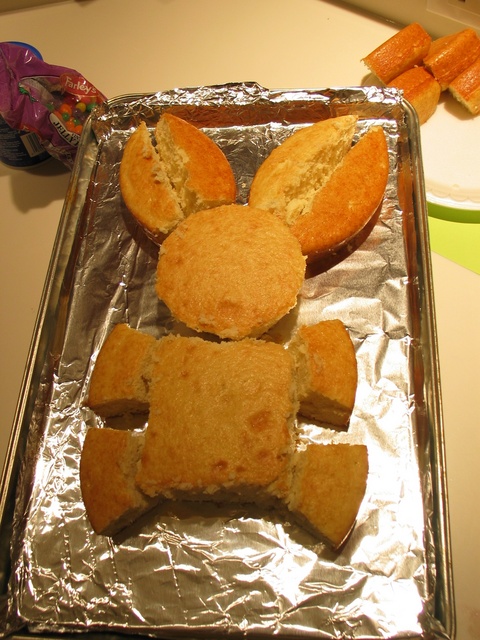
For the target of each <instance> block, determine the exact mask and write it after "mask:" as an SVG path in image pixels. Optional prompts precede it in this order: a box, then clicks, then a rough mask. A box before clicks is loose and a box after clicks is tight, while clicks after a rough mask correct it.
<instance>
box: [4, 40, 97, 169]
mask: <svg viewBox="0 0 480 640" xmlns="http://www.w3.org/2000/svg"><path fill="white" fill-rule="evenodd" d="M105 99H106V98H105V96H104V95H103V94H102V93H101V92H100V91H99V90H98V89H97V88H96V87H94V86H93V85H92V84H91V83H90V82H88V80H86V79H85V78H84V77H83V76H82V75H81V74H79V73H78V72H77V71H75V70H73V69H69V68H67V67H61V66H58V65H51V64H48V63H46V62H45V61H43V60H42V59H40V58H39V57H38V56H37V55H35V53H34V52H33V51H32V50H31V49H29V48H28V47H26V46H21V45H18V44H12V43H5V42H4V43H0V115H1V116H2V118H3V119H4V120H5V122H6V123H7V124H8V125H9V126H10V127H12V128H13V129H17V130H19V131H29V132H33V133H36V134H37V136H38V138H39V140H40V142H41V144H42V145H43V147H44V148H45V149H46V151H48V153H49V154H50V155H51V156H53V157H54V158H57V159H58V160H60V161H61V162H63V163H64V164H65V165H66V166H67V167H69V168H71V167H72V166H73V163H74V160H75V156H76V151H77V148H78V143H79V141H80V136H81V134H82V131H83V127H84V124H85V121H86V119H87V118H88V116H89V115H90V113H91V111H92V109H94V108H95V107H96V106H97V105H98V104H101V103H102V102H103V101H104V100H105Z"/></svg>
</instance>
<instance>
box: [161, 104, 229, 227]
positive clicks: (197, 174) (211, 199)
mask: <svg viewBox="0 0 480 640" xmlns="http://www.w3.org/2000/svg"><path fill="white" fill-rule="evenodd" d="M163 123H164V124H165V125H166V128H167V129H168V130H169V132H170V135H171V140H172V142H173V145H174V146H175V147H177V148H178V149H181V150H182V152H183V153H184V154H186V162H185V170H186V180H185V189H186V190H187V191H189V192H190V193H191V194H195V198H196V201H193V199H190V200H191V202H192V204H191V208H190V207H189V210H188V212H187V213H188V214H190V213H193V212H194V211H199V210H200V209H207V208H210V207H215V206H219V205H221V204H227V203H233V202H235V197H236V191H237V186H236V182H235V176H234V174H233V170H232V168H231V166H230V164H229V162H228V160H227V158H226V157H225V155H224V153H223V151H222V150H221V149H220V147H218V145H217V144H215V143H214V142H213V140H211V139H210V138H209V137H208V136H207V135H206V134H204V133H203V131H201V130H200V129H198V127H196V126H195V125H193V124H192V123H190V122H187V121H186V120H183V119H182V118H178V117H177V116H174V115H172V114H171V113H168V112H166V113H164V114H163V116H162V117H161V118H160V120H159V122H158V124H157V128H156V131H157V146H159V138H160V137H161V136H160V135H159V128H160V127H161V126H162V124H163ZM160 154H161V155H162V153H161V149H160Z"/></svg>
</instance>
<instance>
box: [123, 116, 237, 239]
mask: <svg viewBox="0 0 480 640" xmlns="http://www.w3.org/2000/svg"><path fill="white" fill-rule="evenodd" d="M155 140H156V143H155V144H154V142H153V141H152V138H151V135H150V132H149V130H148V129H147V126H146V124H145V123H144V122H142V123H141V124H140V125H139V126H138V128H137V129H136V130H135V131H134V132H133V134H132V135H131V136H130V138H129V140H128V142H127V144H126V145H125V149H124V153H123V156H122V160H121V163H120V190H121V193H122V196H123V199H124V202H125V204H126V206H127V208H128V209H129V211H130V213H131V214H132V215H133V216H134V217H135V218H136V219H137V221H138V222H139V223H140V224H141V225H142V226H143V227H144V229H145V230H146V232H147V234H148V235H149V236H150V237H151V238H152V239H153V240H155V241H156V242H161V241H162V240H163V239H164V238H165V237H166V236H167V235H168V234H169V233H170V232H171V231H172V229H174V228H175V227H176V225H177V224H178V223H179V222H180V221H181V220H183V219H184V218H186V217H187V216H188V215H190V214H191V213H193V212H195V211H200V210H202V209H207V208H210V207H216V206H219V205H221V204H229V203H232V202H234V201H235V198H236V182H235V176H234V174H233V170H232V168H231V166H230V164H229V162H228V160H227V158H226V157H225V155H224V154H223V152H222V151H221V149H220V148H219V147H218V145H217V144H216V143H215V142H214V141H213V140H212V139H211V138H209V137H208V136H207V135H206V134H205V133H203V131H201V130H200V129H198V128H197V127H195V126H194V125H193V124H191V123H189V122H187V121H185V120H183V119H181V118H178V117H176V116H174V115H172V114H170V113H164V114H163V115H162V116H161V118H160V120H159V121H158V123H157V125H156V128H155Z"/></svg>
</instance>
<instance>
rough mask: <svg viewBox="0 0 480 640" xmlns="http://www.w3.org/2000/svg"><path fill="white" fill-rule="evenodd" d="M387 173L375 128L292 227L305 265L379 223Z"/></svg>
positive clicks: (381, 135)
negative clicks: (370, 225) (372, 222)
mask: <svg viewBox="0 0 480 640" xmlns="http://www.w3.org/2000/svg"><path fill="white" fill-rule="evenodd" d="M388 175H389V156H388V147H387V141H386V138H385V134H384V131H383V128H382V127H381V126H373V127H371V128H370V129H368V131H367V132H366V133H364V134H363V135H362V137H361V138H360V139H359V140H358V142H357V143H356V144H355V145H354V146H353V147H351V149H350V150H349V151H348V153H347V154H346V155H345V157H344V158H343V160H342V161H341V162H340V164H339V165H338V166H337V167H336V168H335V170H334V171H333V173H332V175H331V176H330V179H329V180H328V181H327V183H326V184H325V185H324V186H323V187H322V188H321V189H319V190H318V191H316V192H315V194H314V197H313V200H312V205H311V208H310V209H309V211H307V212H305V213H304V214H303V215H301V216H299V217H298V218H297V219H296V221H295V222H294V223H293V224H292V225H291V227H290V229H291V231H292V233H293V234H294V236H295V237H296V238H297V239H298V241H299V242H300V245H301V247H302V251H303V253H304V255H306V256H307V262H309V263H312V262H316V261H317V260H321V259H322V258H324V257H327V256H328V255H330V254H332V253H335V252H338V251H339V250H340V249H342V248H343V247H345V246H346V245H347V244H348V243H352V244H354V243H355V240H356V239H357V238H358V237H359V236H360V235H361V234H362V232H363V231H364V230H365V229H366V228H367V227H368V225H369V224H370V222H371V220H372V219H373V220H375V213H376V212H377V211H378V210H379V208H380V207H381V205H382V202H383V197H384V193H385V189H386V187H387V182H388Z"/></svg>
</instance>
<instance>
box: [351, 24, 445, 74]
mask: <svg viewBox="0 0 480 640" xmlns="http://www.w3.org/2000/svg"><path fill="white" fill-rule="evenodd" d="M431 43H432V38H431V36H430V35H429V34H428V33H427V32H426V31H425V29H424V28H423V27H422V26H421V25H420V24H418V22H412V23H411V24H409V25H407V26H406V27H404V28H403V29H400V31H398V32H397V33H396V34H395V35H393V36H392V37H391V38H389V39H388V40H386V41H385V42H383V43H382V44H381V45H380V46H379V47H377V48H376V49H374V50H373V51H372V52H371V53H369V54H368V56H366V57H365V58H363V62H364V63H365V64H366V66H367V67H368V68H369V69H370V71H371V72H372V73H373V74H374V75H376V76H377V78H379V80H381V81H382V82H383V83H384V84H388V83H389V82H391V81H392V80H393V79H394V78H397V77H398V76H399V75H400V74H402V73H404V72H405V71H408V69H413V68H414V67H417V66H419V65H421V64H422V63H423V59H424V58H425V56H426V55H427V54H428V52H429V50H430V45H431Z"/></svg>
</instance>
